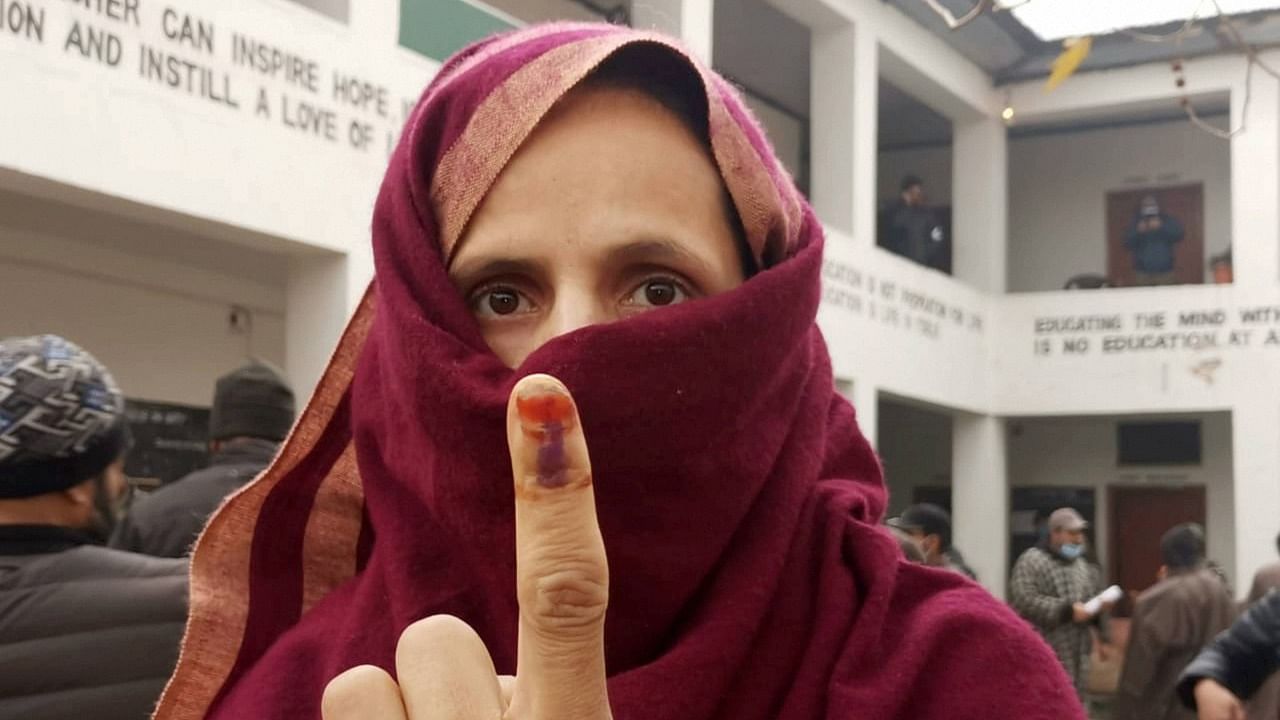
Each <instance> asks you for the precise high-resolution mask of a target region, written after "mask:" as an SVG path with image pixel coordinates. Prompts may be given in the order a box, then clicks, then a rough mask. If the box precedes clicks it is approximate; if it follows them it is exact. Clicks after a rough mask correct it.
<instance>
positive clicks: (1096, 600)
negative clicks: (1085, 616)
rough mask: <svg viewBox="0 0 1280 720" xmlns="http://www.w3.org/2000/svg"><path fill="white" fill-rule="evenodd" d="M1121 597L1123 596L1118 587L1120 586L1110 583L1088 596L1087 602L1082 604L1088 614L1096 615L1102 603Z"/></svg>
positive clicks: (1111, 601)
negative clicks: (1108, 585) (1100, 590)
mask: <svg viewBox="0 0 1280 720" xmlns="http://www.w3.org/2000/svg"><path fill="white" fill-rule="evenodd" d="M1122 597H1124V591H1123V590H1121V589H1120V586H1119V585H1112V586H1111V587H1109V588H1107V589H1106V590H1103V591H1102V592H1100V593H1098V594H1097V595H1094V596H1093V597H1091V598H1089V600H1088V602H1086V603H1085V604H1084V611H1085V612H1087V613H1089V614H1090V615H1097V614H1098V611H1100V610H1102V604H1103V603H1113V602H1115V601H1117V600H1119V599H1120V598H1122Z"/></svg>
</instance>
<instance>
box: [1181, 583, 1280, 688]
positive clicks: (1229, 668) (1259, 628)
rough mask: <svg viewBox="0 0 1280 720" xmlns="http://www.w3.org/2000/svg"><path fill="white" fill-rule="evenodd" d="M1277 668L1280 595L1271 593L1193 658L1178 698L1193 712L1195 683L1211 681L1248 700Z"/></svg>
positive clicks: (1279, 658) (1279, 660) (1279, 633)
mask: <svg viewBox="0 0 1280 720" xmlns="http://www.w3.org/2000/svg"><path fill="white" fill-rule="evenodd" d="M1278 667H1280V591H1276V590H1273V591H1272V592H1271V593H1270V594H1268V595H1267V596H1266V597H1264V598H1263V599H1262V600H1260V601H1258V602H1257V603H1254V605H1253V606H1252V607H1250V608H1249V609H1248V610H1246V611H1245V613H1244V615H1242V616H1241V617H1240V619H1239V620H1237V621H1236V622H1235V624H1234V625H1232V626H1231V629H1230V630H1227V631H1226V632H1224V633H1222V634H1221V635H1219V636H1218V637H1217V639H1216V640H1214V641H1213V643H1212V644H1211V645H1209V647H1207V648H1205V650H1204V652H1202V653H1200V654H1199V655H1198V656H1196V659H1195V660H1194V661H1192V663H1191V665H1189V666H1188V667H1187V669H1186V671H1185V672H1183V673H1182V678H1181V679H1179V680H1178V697H1180V698H1181V699H1182V704H1183V705H1185V706H1187V707H1189V708H1193V709H1194V708H1195V706H1196V699H1195V686H1196V683H1197V682H1199V681H1200V680H1202V679H1204V678H1211V679H1213V680H1216V681H1217V682H1218V684H1220V685H1222V686H1223V687H1225V688H1227V689H1228V690H1230V691H1231V692H1232V693H1233V694H1235V696H1236V697H1238V698H1240V699H1241V700H1248V699H1249V698H1250V697H1251V696H1252V695H1253V694H1254V692H1256V691H1257V690H1258V688H1259V687H1260V686H1261V685H1262V683H1263V681H1264V680H1266V679H1267V677H1268V676H1269V675H1271V673H1273V672H1275V671H1276V669H1277V668H1278Z"/></svg>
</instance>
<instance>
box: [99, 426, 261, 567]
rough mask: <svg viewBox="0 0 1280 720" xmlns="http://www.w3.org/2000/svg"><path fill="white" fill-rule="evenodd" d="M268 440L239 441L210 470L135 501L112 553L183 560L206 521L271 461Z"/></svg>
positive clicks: (224, 450) (113, 539) (212, 462)
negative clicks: (121, 552) (122, 551)
mask: <svg viewBox="0 0 1280 720" xmlns="http://www.w3.org/2000/svg"><path fill="white" fill-rule="evenodd" d="M277 447H278V445H277V444H276V443H274V442H271V441H269V440H238V441H236V442H233V443H231V444H228V445H227V446H225V447H223V448H222V449H221V450H219V451H218V452H217V453H215V454H214V456H213V459H212V460H210V463H209V467H207V468H204V469H203V470H197V471H195V472H193V473H191V474H190V475H187V476H186V477H184V478H182V479H181V480H178V481H176V482H174V483H171V484H169V485H166V486H164V487H162V488H160V489H159V490H157V491H155V492H153V493H151V494H150V495H147V496H146V497H143V498H141V499H139V500H138V501H137V502H136V503H134V504H133V507H132V508H130V509H129V513H128V515H126V516H125V518H124V520H123V521H121V523H120V525H119V526H118V527H117V528H116V532H115V534H114V535H112V537H111V547H114V548H119V549H121V550H129V551H131V552H139V553H146V554H147V555H156V556H159V557H174V558H176V557H184V556H186V554H187V553H188V552H189V551H190V550H191V544H192V543H193V542H195V539H196V537H197V536H199V535H200V532H201V531H202V530H204V525H205V523H206V522H208V520H209V516H210V515H212V514H213V511H214V510H217V509H218V506H219V505H221V504H222V501H223V500H224V499H226V497H227V496H228V495H230V494H231V493H233V492H235V491H236V490H239V489H240V488H241V487H244V485H245V484H246V483H248V482H249V481H250V480H252V479H254V478H255V477H257V475H258V473H260V472H262V471H263V469H265V468H266V467H267V465H268V464H269V463H270V462H271V459H272V458H273V457H275V454H276V448H277Z"/></svg>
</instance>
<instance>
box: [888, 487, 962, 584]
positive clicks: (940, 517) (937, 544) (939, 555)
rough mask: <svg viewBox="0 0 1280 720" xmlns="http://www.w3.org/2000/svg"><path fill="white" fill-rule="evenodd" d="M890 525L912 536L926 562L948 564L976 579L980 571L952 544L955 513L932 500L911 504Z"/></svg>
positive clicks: (933, 564)
mask: <svg viewBox="0 0 1280 720" xmlns="http://www.w3.org/2000/svg"><path fill="white" fill-rule="evenodd" d="M889 525H890V526H891V527H895V528H897V529H899V530H901V531H903V532H905V533H906V534H907V535H909V536H910V537H911V540H912V541H913V542H914V543H915V544H916V547H918V548H920V554H921V555H923V556H924V564H925V565H932V566H933V567H939V568H945V569H947V570H951V571H953V572H958V573H960V574H961V575H964V576H966V577H968V578H969V579H970V580H976V579H977V575H976V574H975V573H974V572H973V570H972V569H971V568H970V567H969V566H968V565H966V564H965V562H964V556H963V555H961V554H960V551H959V550H956V549H955V548H954V547H952V546H951V515H950V514H949V513H948V512H947V511H946V510H943V509H942V508H940V507H938V506H937V505H934V504H932V503H919V504H916V505H912V506H910V507H908V508H907V509H906V510H904V511H903V512H902V514H901V515H899V516H898V517H896V518H892V519H891V520H889Z"/></svg>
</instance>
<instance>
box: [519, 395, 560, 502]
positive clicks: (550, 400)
mask: <svg viewBox="0 0 1280 720" xmlns="http://www.w3.org/2000/svg"><path fill="white" fill-rule="evenodd" d="M528 385H529V387H526V388H521V391H520V394H519V395H517V396H516V412H517V413H518V414H519V415H520V424H521V427H522V428H523V430H524V434H525V437H527V438H529V439H531V440H533V441H534V442H536V443H538V458H537V479H538V484H539V485H541V486H543V487H547V488H558V487H561V486H563V485H564V484H565V483H567V482H568V473H567V472H566V467H567V463H566V459H565V452H564V434H565V432H566V431H568V430H570V429H572V425H573V421H574V414H573V401H572V400H570V399H569V396H568V395H566V394H565V393H564V390H563V389H562V388H561V387H560V386H559V385H558V384H556V383H552V382H537V381H535V382H530V383H528Z"/></svg>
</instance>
